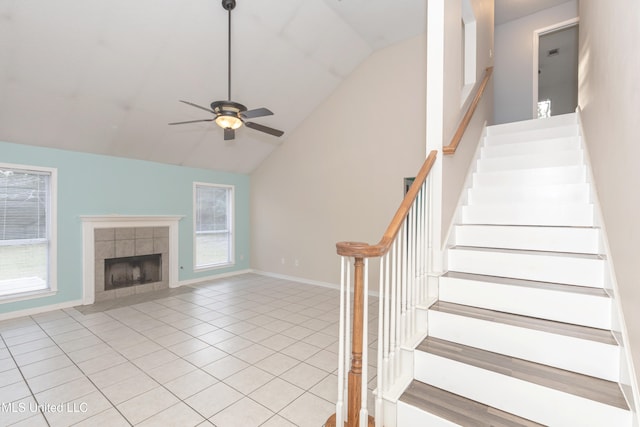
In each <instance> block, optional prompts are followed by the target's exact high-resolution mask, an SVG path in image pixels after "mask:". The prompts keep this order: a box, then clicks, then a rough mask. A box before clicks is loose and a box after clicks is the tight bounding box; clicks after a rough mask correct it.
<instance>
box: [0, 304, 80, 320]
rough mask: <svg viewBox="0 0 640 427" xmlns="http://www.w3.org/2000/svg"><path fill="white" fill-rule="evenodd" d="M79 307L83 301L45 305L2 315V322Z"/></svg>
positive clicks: (0, 315)
mask: <svg viewBox="0 0 640 427" xmlns="http://www.w3.org/2000/svg"><path fill="white" fill-rule="evenodd" d="M77 305H82V300H73V301H66V302H61V303H58V304H51V305H43V306H41V307H34V308H26V309H24V310H16V311H10V312H8V313H0V321H2V320H8V319H15V318H18V317H23V316H33V315H34V314H40V313H46V312H49V311H54V310H62V309H65V308H72V307H75V306H77Z"/></svg>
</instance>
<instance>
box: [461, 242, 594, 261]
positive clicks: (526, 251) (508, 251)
mask: <svg viewBox="0 0 640 427" xmlns="http://www.w3.org/2000/svg"><path fill="white" fill-rule="evenodd" d="M449 249H454V250H455V249H462V250H465V251H476V252H496V253H505V254H518V255H539V256H555V257H567V258H582V259H592V260H603V259H605V257H604V256H603V255H599V254H585V253H578V252H553V251H533V250H530V249H502V248H485V247H480V246H458V245H455V246H451V247H450V248H449Z"/></svg>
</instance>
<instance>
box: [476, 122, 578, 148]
mask: <svg viewBox="0 0 640 427" xmlns="http://www.w3.org/2000/svg"><path fill="white" fill-rule="evenodd" d="M570 136H578V125H567V126H555V127H552V128H542V129H533V130H526V131H522V132H511V133H505V134H491V132H490V131H489V133H488V134H487V136H486V137H485V145H486V146H493V145H502V144H518V143H521V142H527V141H538V140H542V139H554V138H565V137H570Z"/></svg>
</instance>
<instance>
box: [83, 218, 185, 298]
mask: <svg viewBox="0 0 640 427" xmlns="http://www.w3.org/2000/svg"><path fill="white" fill-rule="evenodd" d="M182 218H184V217H183V216H182V215H81V216H80V219H81V220H82V303H83V304H85V305H86V304H93V303H94V302H95V241H94V239H95V237H94V232H95V230H96V229H97V228H118V227H169V287H170V288H175V287H177V286H178V273H179V272H178V269H179V266H178V253H179V249H178V222H179V221H180V220H181V219H182Z"/></svg>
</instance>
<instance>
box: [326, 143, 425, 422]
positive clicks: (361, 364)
mask: <svg viewBox="0 0 640 427" xmlns="http://www.w3.org/2000/svg"><path fill="white" fill-rule="evenodd" d="M436 156H437V151H432V152H431V153H429V156H428V157H427V159H426V160H425V162H424V164H423V165H422V167H421V169H420V172H419V173H418V175H417V176H416V178H415V180H414V181H413V184H412V185H411V187H410V188H409V191H408V192H407V194H406V195H405V197H404V199H403V201H402V203H401V204H400V207H399V208H398V210H397V211H396V214H395V216H394V217H393V219H392V220H391V223H390V224H389V226H388V227H387V229H386V231H385V233H384V235H383V236H382V239H381V240H380V242H378V243H377V244H375V245H369V244H367V243H358V242H340V243H338V244H337V245H336V247H337V252H338V255H340V256H341V283H340V323H339V329H340V333H339V337H340V338H339V343H338V354H339V355H338V399H337V402H336V413H335V414H334V415H332V416H331V417H330V418H329V420H327V423H326V426H327V427H333V426H341V427H342V426H343V425H345V424H346V425H347V426H348V427H356V426H359V427H367V426H373V425H376V426H377V427H380V426H382V425H383V418H384V408H383V407H384V402H383V397H384V395H385V393H387V392H390V391H392V389H393V387H394V385H396V384H397V383H398V382H399V380H400V379H401V378H410V375H412V373H413V372H412V370H413V366H406V365H410V364H408V363H405V364H404V365H405V366H403V363H402V354H401V353H402V349H403V348H404V347H405V346H408V345H409V343H412V342H413V341H415V337H416V336H417V335H420V334H424V333H426V330H423V329H424V328H425V326H426V322H417V317H418V315H417V311H416V308H417V307H419V306H420V305H421V304H423V303H425V302H426V300H427V298H428V288H427V286H428V280H427V279H428V272H429V271H430V267H431V266H430V265H428V261H429V256H428V252H429V242H430V240H429V235H430V233H429V230H430V228H431V227H430V223H429V218H430V216H429V215H428V214H427V207H428V201H429V197H430V182H431V180H430V179H429V172H430V171H431V168H432V166H433V164H434V163H435V160H436ZM371 258H379V278H378V297H379V298H378V316H377V321H378V322H377V329H378V334H377V335H378V351H377V362H376V365H377V376H376V378H377V379H376V381H377V386H376V391H375V403H374V407H375V420H374V418H373V417H371V416H370V415H369V409H368V379H369V376H368V365H369V361H368V360H367V349H368V338H369V331H368V327H369V315H368V308H369V303H368V295H369V260H370V259H371ZM351 264H353V274H352V272H351V269H352V265H351ZM352 278H353V283H352V280H351V279H352ZM352 289H353V291H352ZM351 297H353V303H351V301H350V299H351ZM352 304H353V305H352ZM352 306H353V313H350V310H351V307H352ZM351 320H352V324H350V322H351ZM419 323H420V324H419ZM421 327H422V328H423V329H421ZM351 330H352V331H353V333H352V334H351V342H349V341H348V339H347V338H348V337H349V332H350V331H351ZM349 361H350V362H351V364H350V365H349ZM346 366H350V370H349V372H348V374H347V375H346V378H347V382H348V385H347V387H346V388H345V367H346ZM403 368H404V369H403ZM407 375H409V377H407ZM405 385H406V384H405Z"/></svg>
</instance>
